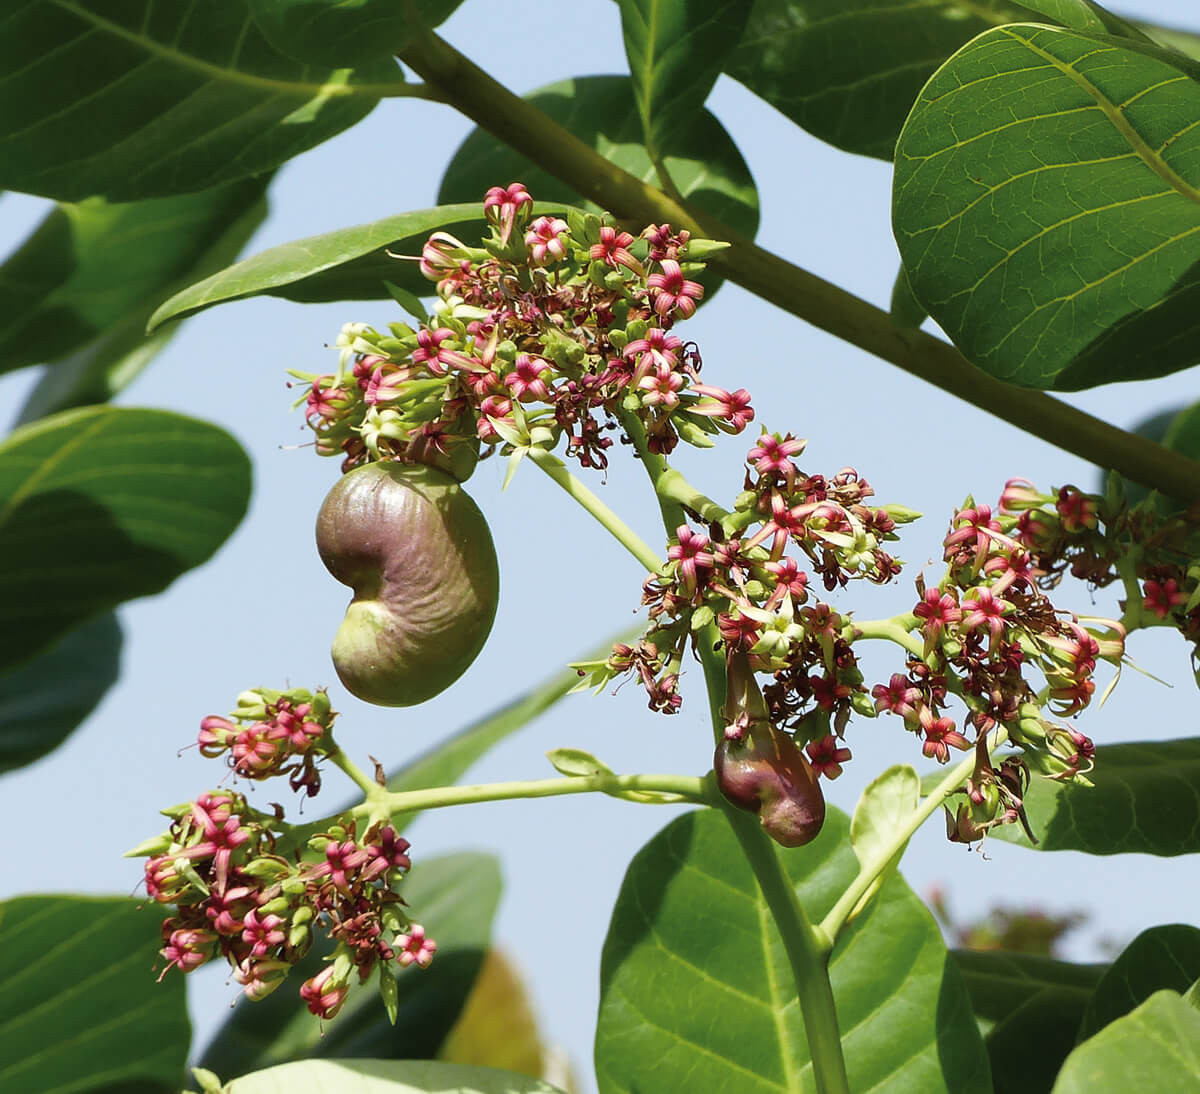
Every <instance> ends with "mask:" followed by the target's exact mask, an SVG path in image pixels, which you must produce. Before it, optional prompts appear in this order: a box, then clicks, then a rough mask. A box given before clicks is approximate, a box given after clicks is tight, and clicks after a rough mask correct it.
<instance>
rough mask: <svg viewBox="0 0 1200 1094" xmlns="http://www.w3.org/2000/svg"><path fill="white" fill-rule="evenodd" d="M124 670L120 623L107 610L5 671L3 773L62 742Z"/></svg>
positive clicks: (0, 720)
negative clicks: (34, 655)
mask: <svg viewBox="0 0 1200 1094" xmlns="http://www.w3.org/2000/svg"><path fill="white" fill-rule="evenodd" d="M120 672H121V625H120V624H119V623H118V622H117V617H116V616H115V615H112V614H111V613H105V614H104V615H100V616H97V617H96V618H95V619H92V620H89V621H88V622H87V623H84V624H83V625H82V626H80V627H76V628H75V630H73V631H71V632H69V633H68V634H67V635H66V636H65V637H63V638H62V639H60V640H59V641H58V642H57V643H56V644H55V645H53V646H51V647H50V648H49V649H48V650H46V651H45V652H44V653H42V654H39V655H38V656H37V657H35V658H34V659H33V660H32V661H26V662H25V663H24V664H20V665H17V666H16V667H15V668H10V669H9V670H8V671H7V672H4V673H0V774H2V773H3V772H5V771H12V770H13V769H14V768H17V767H23V766H24V765H25V764H29V763H33V761H34V760H37V759H40V758H41V757H42V756H45V755H46V753H48V752H52V751H53V750H54V749H56V748H57V747H58V746H59V745H60V744H62V743H63V741H65V740H66V739H67V737H68V736H70V734H71V733H72V732H73V731H74V730H75V729H76V728H77V727H78V726H79V724H80V723H81V722H83V720H84V719H85V718H86V717H87V716H88V715H89V714H91V713H92V711H93V710H94V709H95V708H96V705H97V704H98V703H99V702H100V700H101V699H103V698H104V695H105V693H106V692H107V691H108V689H109V688H110V687H112V685H113V684H115V683H116V681H117V677H118V676H119V675H120Z"/></svg>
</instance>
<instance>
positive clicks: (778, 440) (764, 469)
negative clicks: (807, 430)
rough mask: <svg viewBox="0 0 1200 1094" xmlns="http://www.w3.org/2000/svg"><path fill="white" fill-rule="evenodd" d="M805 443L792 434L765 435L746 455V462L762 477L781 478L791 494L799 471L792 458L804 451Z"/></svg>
mask: <svg viewBox="0 0 1200 1094" xmlns="http://www.w3.org/2000/svg"><path fill="white" fill-rule="evenodd" d="M805 443H806V442H805V441H802V440H799V439H797V438H796V437H793V436H792V435H791V434H790V433H789V434H788V435H787V436H786V437H780V436H778V435H777V434H774V433H765V432H764V433H763V435H762V436H761V437H759V438H758V443H757V444H756V445H755V446H754V447H753V448H752V449H750V451H749V452H748V453H747V454H746V462H747V463H749V464H753V465H754V470H755V471H757V472H758V473H759V474H760V475H776V476H781V477H782V478H783V480H784V482H785V483H786V484H787V488H788V490H789V492H790V491H791V490H792V489H794V487H795V484H796V475H797V474H798V469H797V467H796V465H795V464H794V463H792V460H791V457H792V456H798V455H799V454H800V453H801V452H803V451H804V446H805Z"/></svg>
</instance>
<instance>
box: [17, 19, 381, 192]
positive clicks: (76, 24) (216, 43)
mask: <svg viewBox="0 0 1200 1094" xmlns="http://www.w3.org/2000/svg"><path fill="white" fill-rule="evenodd" d="M0 72H2V73H4V77H3V79H0V186H5V187H7V188H9V189H12V190H24V191H28V192H29V193H34V194H42V195H44V196H46V197H53V198H58V199H59V200H60V201H79V200H81V199H83V198H86V197H90V196H92V195H100V196H102V197H105V198H108V199H109V200H110V201H136V200H139V199H141V198H148V197H163V196H166V195H168V194H179V193H187V192H190V191H193V190H206V189H209V188H210V187H213V186H218V185H220V184H221V183H225V182H232V181H234V180H236V179H243V178H249V177H251V176H253V175H259V174H263V173H264V172H267V171H270V170H272V169H274V168H275V167H278V166H279V164H281V163H283V162H284V161H285V160H288V159H290V158H291V157H292V156H295V155H298V154H299V153H300V152H304V151H306V150H307V149H309V148H312V147H313V146H314V145H317V144H320V143H321V142H322V141H324V140H326V139H328V138H329V137H332V136H333V135H334V134H335V133H339V132H341V131H342V130H343V129H345V128H347V127H348V126H351V125H353V124H354V123H355V122H357V121H359V120H360V119H362V118H363V117H365V116H366V115H367V114H368V113H369V112H370V111H371V108H372V107H374V106H375V104H376V102H378V100H379V97H380V95H383V94H394V93H395V92H396V91H397V90H398V89H399V88H400V87H401V85H402V83H403V76H402V74H401V72H400V70H399V68H398V67H397V66H396V65H395V64H394V63H393V62H391V61H386V62H381V63H377V64H373V65H371V66H369V67H365V68H363V69H360V70H357V71H349V70H344V69H343V70H331V69H327V68H320V67H315V66H306V65H303V64H300V63H298V62H296V61H293V60H291V59H290V58H287V57H284V56H283V55H282V54H279V53H277V52H276V51H275V50H274V49H273V48H272V47H271V46H270V45H269V44H268V43H267V41H266V39H265V38H264V37H263V36H262V34H261V33H260V32H259V30H258V28H257V27H256V26H255V24H254V22H253V21H252V20H251V18H250V13H249V9H248V6H247V2H246V0H223V2H222V3H219V4H208V5H205V8H204V17H203V18H202V19H201V18H196V17H195V10H194V5H193V4H191V3H188V2H186V0H157V2H155V0H126V2H124V3H121V4H114V3H111V2H108V0H24V2H22V3H19V4H17V5H16V8H15V10H14V9H13V8H12V5H9V10H7V11H6V12H5V14H4V16H3V17H0Z"/></svg>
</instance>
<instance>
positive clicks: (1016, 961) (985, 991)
mask: <svg viewBox="0 0 1200 1094" xmlns="http://www.w3.org/2000/svg"><path fill="white" fill-rule="evenodd" d="M953 954H954V961H955V963H956V964H957V965H958V967H959V969H960V970H961V971H962V975H963V980H964V981H965V982H966V985H967V991H968V992H969V993H970V996H971V1006H972V1007H973V1008H974V1010H975V1017H976V1019H977V1020H978V1021H979V1023H980V1026H981V1028H982V1029H984V1030H985V1035H984V1044H985V1045H987V1050H988V1057H989V1059H990V1060H991V1064H992V1085H993V1086H994V1088H995V1094H1044V1092H1047V1091H1049V1090H1050V1088H1051V1087H1052V1086H1053V1085H1054V1079H1055V1076H1056V1075H1057V1074H1058V1069H1059V1067H1060V1066H1061V1065H1062V1062H1063V1060H1064V1059H1066V1057H1067V1054H1068V1053H1069V1052H1070V1051H1071V1049H1072V1048H1073V1047H1074V1045H1075V1039H1076V1033H1077V1031H1078V1029H1079V1023H1080V1022H1081V1021H1082V1019H1083V1014H1084V1011H1085V1010H1086V1008H1087V1005H1088V1001H1089V999H1091V996H1092V993H1093V991H1095V989H1096V985H1097V984H1098V983H1099V982H1100V979H1101V977H1102V976H1103V975H1104V973H1105V970H1106V968H1107V966H1105V965H1075V964H1072V963H1070V962H1068V961H1056V960H1054V959H1053V958H1050V957H1041V956H1037V955H1034V954H1023V953H1004V952H1001V951H998V950H990V951H979V950H954V951H953Z"/></svg>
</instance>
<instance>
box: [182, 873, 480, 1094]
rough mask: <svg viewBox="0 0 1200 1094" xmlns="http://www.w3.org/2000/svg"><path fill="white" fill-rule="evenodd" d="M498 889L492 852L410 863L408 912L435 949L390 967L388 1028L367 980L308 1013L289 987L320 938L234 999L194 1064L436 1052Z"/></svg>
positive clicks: (310, 966) (465, 991)
mask: <svg viewBox="0 0 1200 1094" xmlns="http://www.w3.org/2000/svg"><path fill="white" fill-rule="evenodd" d="M500 887H501V882H500V867H499V864H498V863H497V862H496V860H495V858H493V857H492V856H491V855H484V854H478V853H462V854H455V855H445V856H442V857H440V858H434V859H429V860H427V861H420V860H418V861H416V862H415V863H414V865H413V868H412V870H411V871H410V873H409V876H408V877H407V879H406V880H405V882H404V886H403V895H404V899H405V900H406V901H407V902H408V904H409V907H410V914H411V915H412V916H413V917H414V918H415V919H416V921H417V922H419V923H422V924H424V925H425V927H426V928H427V929H428V931H429V934H430V937H432V938H434V939H436V940H437V943H438V952H437V957H436V958H435V959H434V962H433V964H432V965H430V967H429V968H428V969H420V968H417V967H416V966H410V967H409V968H407V969H403V970H397V972H396V982H397V983H396V987H397V993H396V994H397V1008H398V1020H397V1022H396V1025H395V1026H392V1024H391V1023H390V1022H389V1021H388V1017H387V1014H386V1012H385V1010H384V1008H383V1004H382V1003H381V1002H380V1000H379V998H378V990H377V988H376V986H375V984H374V983H373V982H372V983H370V984H368V985H366V986H364V987H356V988H354V989H352V991H351V993H350V995H349V996H348V998H347V1000H346V1004H345V1006H343V1007H342V1010H341V1011H340V1012H339V1014H338V1015H337V1017H335V1018H333V1019H331V1020H329V1021H327V1022H324V1023H322V1022H319V1021H317V1020H316V1019H315V1018H314V1017H313V1016H312V1015H311V1014H310V1013H309V1012H308V1009H307V1008H306V1007H305V1005H304V1003H303V1001H302V1000H301V999H300V997H299V995H298V991H299V988H300V985H301V983H302V982H303V981H304V980H305V979H307V978H308V977H310V976H313V975H314V974H315V973H317V972H319V971H320V969H321V967H322V965H323V960H324V957H325V955H326V954H328V953H329V952H331V950H332V948H333V947H332V946H331V945H330V944H329V943H328V942H326V943H325V944H323V945H322V944H317V945H314V947H313V949H312V951H311V952H310V953H309V954H308V956H307V957H305V958H304V960H303V961H301V962H300V963H299V964H298V965H297V966H296V967H295V968H294V969H293V970H292V971H291V973H290V974H289V976H288V981H287V983H286V984H284V985H283V986H282V987H280V988H277V989H276V990H275V991H274V992H273V993H272V994H271V995H269V996H267V998H266V999H263V1000H261V1001H260V1002H258V1003H247V1002H245V1000H239V1001H238V1004H237V1006H236V1007H234V1009H233V1013H232V1014H231V1015H230V1016H229V1019H228V1020H227V1021H226V1022H225V1024H224V1025H223V1026H222V1027H221V1028H220V1029H219V1030H218V1031H217V1034H216V1036H215V1037H214V1038H213V1040H212V1042H211V1043H210V1044H209V1045H208V1047H207V1048H206V1049H205V1050H204V1053H203V1055H202V1056H201V1059H200V1066H201V1067H206V1068H209V1069H210V1070H212V1071H215V1072H216V1073H217V1074H218V1075H220V1076H221V1077H222V1078H225V1079H228V1078H229V1077H231V1076H236V1075H245V1074H247V1073H248V1072H250V1071H254V1070H257V1069H259V1068H263V1067H270V1066H271V1065H273V1064H279V1063H286V1062H288V1061H290V1060H298V1059H302V1058H304V1057H308V1056H324V1057H338V1058H349V1057H355V1056H378V1057H381V1058H386V1059H413V1058H416V1059H420V1058H425V1057H430V1056H436V1055H437V1051H438V1048H439V1047H440V1046H441V1044H442V1041H443V1040H445V1038H446V1035H447V1034H448V1033H449V1031H450V1029H451V1028H452V1027H453V1026H454V1023H455V1022H456V1021H457V1019H458V1016H459V1013H460V1011H461V1010H462V1007H463V1004H464V1002H465V1001H466V999H467V997H468V995H469V994H470V991H471V988H472V986H473V984H474V983H475V978H476V976H477V975H478V973H479V968H480V966H481V964H482V962H483V958H484V955H485V953H486V952H487V949H488V945H489V939H490V937H491V927H492V919H493V917H494V916H495V914H496V906H497V904H498V903H499V900H500Z"/></svg>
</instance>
